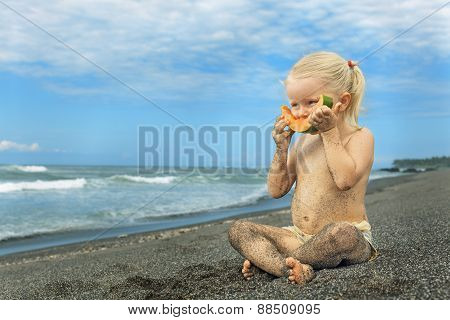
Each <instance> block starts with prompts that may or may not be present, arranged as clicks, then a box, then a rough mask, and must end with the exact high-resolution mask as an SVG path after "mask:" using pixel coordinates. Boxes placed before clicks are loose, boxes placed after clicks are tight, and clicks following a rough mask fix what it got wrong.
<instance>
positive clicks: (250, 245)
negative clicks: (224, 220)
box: [228, 220, 300, 277]
mask: <svg viewBox="0 0 450 320" xmlns="http://www.w3.org/2000/svg"><path fill="white" fill-rule="evenodd" d="M228 236H229V240H230V243H231V245H232V246H233V248H235V249H236V250H237V251H238V252H239V253H240V254H241V255H242V256H243V257H245V258H246V259H248V260H249V261H250V262H251V264H253V265H255V266H257V267H258V268H260V269H262V270H264V271H266V272H268V273H270V274H273V275H276V276H278V277H283V276H286V277H287V276H288V275H289V267H288V266H287V265H286V257H288V256H289V253H292V252H293V251H295V250H296V249H297V248H298V247H299V246H300V243H299V241H298V240H297V238H296V237H295V235H293V234H292V232H290V231H289V230H285V229H282V228H277V227H273V226H267V225H261V224H256V223H253V222H250V221H245V220H238V221H235V222H234V223H233V224H232V225H231V227H230V230H229V232H228ZM243 269H250V265H248V263H245V264H244V266H243ZM243 273H244V272H243ZM244 276H245V273H244Z"/></svg>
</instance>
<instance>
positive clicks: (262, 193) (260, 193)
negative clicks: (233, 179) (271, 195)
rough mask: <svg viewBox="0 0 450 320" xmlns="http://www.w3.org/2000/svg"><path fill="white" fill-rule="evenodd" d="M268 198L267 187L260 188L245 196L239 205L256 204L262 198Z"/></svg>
mask: <svg viewBox="0 0 450 320" xmlns="http://www.w3.org/2000/svg"><path fill="white" fill-rule="evenodd" d="M266 196H268V192H267V187H266V186H265V185H264V186H262V187H261V188H258V189H256V190H254V191H253V192H250V193H248V194H246V195H244V196H242V197H241V199H240V201H239V204H241V205H245V204H255V203H256V202H258V201H259V200H261V199H262V198H264V197H266Z"/></svg>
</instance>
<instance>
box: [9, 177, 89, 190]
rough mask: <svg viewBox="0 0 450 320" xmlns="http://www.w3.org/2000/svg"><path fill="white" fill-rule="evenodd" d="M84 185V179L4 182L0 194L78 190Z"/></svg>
mask: <svg viewBox="0 0 450 320" xmlns="http://www.w3.org/2000/svg"><path fill="white" fill-rule="evenodd" d="M85 185H86V179H84V178H78V179H69V180H53V181H42V180H36V181H31V182H6V183H0V193H4V192H14V191H29V190H52V189H57V190H62V189H78V188H83V187H84V186H85Z"/></svg>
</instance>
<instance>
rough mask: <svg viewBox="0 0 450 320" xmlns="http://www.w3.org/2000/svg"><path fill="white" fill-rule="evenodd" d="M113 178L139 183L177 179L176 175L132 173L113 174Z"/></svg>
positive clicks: (166, 182)
mask: <svg viewBox="0 0 450 320" xmlns="http://www.w3.org/2000/svg"><path fill="white" fill-rule="evenodd" d="M111 179H113V180H123V181H128V182H138V183H150V184H153V183H155V184H169V183H172V182H173V181H175V179H176V177H174V176H167V177H141V176H130V175H126V174H124V175H117V176H112V177H111Z"/></svg>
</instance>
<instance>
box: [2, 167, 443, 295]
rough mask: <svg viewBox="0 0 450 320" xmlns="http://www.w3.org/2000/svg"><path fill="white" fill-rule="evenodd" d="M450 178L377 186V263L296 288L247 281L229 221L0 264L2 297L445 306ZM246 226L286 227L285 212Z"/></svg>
mask: <svg viewBox="0 0 450 320" xmlns="http://www.w3.org/2000/svg"><path fill="white" fill-rule="evenodd" d="M449 196H450V170H442V171H433V172H426V173H420V174H417V175H411V176H405V177H400V178H389V179H383V180H376V181H374V182H373V183H371V185H370V194H369V195H368V196H367V198H366V203H367V213H368V216H369V220H370V223H371V224H372V227H373V235H374V240H375V243H376V245H377V247H378V249H379V251H380V256H379V257H378V258H377V259H376V260H375V261H372V262H368V263H364V264H360V265H353V266H349V267H339V268H336V269H329V270H321V271H318V272H317V273H316V278H315V279H314V280H313V281H312V282H310V283H308V284H306V285H304V286H298V285H291V284H288V283H287V280H286V279H285V278H275V277H273V276H270V275H268V274H265V273H261V274H257V275H255V277H254V278H253V279H252V280H251V281H245V280H244V279H243V278H242V275H241V273H240V271H241V267H242V262H243V259H242V258H241V257H240V256H239V254H238V253H237V252H235V251H234V250H233V249H232V248H231V246H230V245H229V243H228V238H227V230H228V228H229V226H230V222H231V221H232V220H228V221H222V222H217V223H213V224H208V225H200V226H196V227H192V228H186V229H176V230H171V231H164V232H157V233H147V234H138V235H133V236H128V237H123V238H116V239H109V240H101V241H96V242H94V243H89V244H87V245H86V244H85V245H84V246H83V245H80V244H78V245H68V246H63V247H57V248H52V249H46V250H40V251H35V252H28V253H21V254H15V255H10V256H5V257H1V258H0V286H1V289H2V290H0V299H449V298H450V294H449V288H450V283H449V268H450V263H449V256H450V255H449V253H450V252H449V243H450V241H449V215H450V210H449V208H450V200H449V199H450V197H449ZM250 219H251V220H252V221H255V222H257V223H263V224H270V225H275V226H284V225H289V224H291V223H290V216H289V210H279V211H276V212H271V213H267V214H265V215H260V216H254V217H251V218H250Z"/></svg>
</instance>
